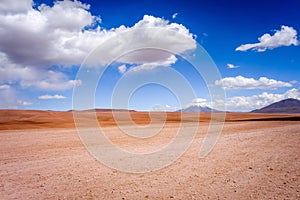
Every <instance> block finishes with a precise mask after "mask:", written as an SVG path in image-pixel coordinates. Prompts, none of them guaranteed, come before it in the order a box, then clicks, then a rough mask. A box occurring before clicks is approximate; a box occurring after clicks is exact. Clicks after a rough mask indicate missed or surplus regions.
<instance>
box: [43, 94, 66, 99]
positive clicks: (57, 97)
mask: <svg viewBox="0 0 300 200" xmlns="http://www.w3.org/2000/svg"><path fill="white" fill-rule="evenodd" d="M38 98H39V99H42V100H47V99H65V98H67V97H65V96H62V95H58V94H55V95H48V94H46V95H42V96H39V97H38Z"/></svg>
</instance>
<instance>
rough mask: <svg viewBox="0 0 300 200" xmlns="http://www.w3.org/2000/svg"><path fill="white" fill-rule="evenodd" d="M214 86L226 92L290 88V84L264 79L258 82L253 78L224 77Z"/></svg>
mask: <svg viewBox="0 0 300 200" xmlns="http://www.w3.org/2000/svg"><path fill="white" fill-rule="evenodd" d="M215 84H216V85H220V86H222V87H223V88H224V89H227V90H234V89H250V90H251V89H276V88H279V87H291V86H292V84H291V83H287V82H283V81H277V80H274V79H269V78H266V77H260V78H259V79H258V80H256V79H254V78H245V77H243V76H236V77H226V78H223V79H221V80H216V81H215Z"/></svg>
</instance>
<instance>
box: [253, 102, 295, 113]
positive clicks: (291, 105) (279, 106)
mask: <svg viewBox="0 0 300 200" xmlns="http://www.w3.org/2000/svg"><path fill="white" fill-rule="evenodd" d="M251 112H252V113H300V101H299V100H297V99H285V100H282V101H279V102H276V103H273V104H271V105H268V106H266V107H263V108H261V109H257V110H253V111H251Z"/></svg>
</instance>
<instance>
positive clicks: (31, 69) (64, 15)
mask: <svg viewBox="0 0 300 200" xmlns="http://www.w3.org/2000/svg"><path fill="white" fill-rule="evenodd" d="M89 9H90V6H89V5H88V4H84V3H81V2H80V1H69V0H64V1H54V3H53V6H48V5H46V4H41V5H39V6H38V7H36V5H35V6H34V2H33V1H32V0H22V1H11V0H1V1H0V27H1V28H0V84H1V85H3V84H7V85H13V84H14V85H17V84H19V85H20V86H21V87H23V88H28V87H33V88H37V89H40V90H66V89H70V88H71V87H72V86H74V85H80V84H82V83H81V81H80V80H71V78H69V77H68V75H67V74H64V73H63V72H62V70H61V69H62V68H61V67H63V68H65V67H70V66H73V65H75V66H76V65H77V66H79V65H80V64H81V63H82V61H83V60H84V58H85V57H86V56H87V55H88V54H89V53H90V51H92V50H93V49H95V48H96V47H97V46H98V45H100V44H103V45H104V48H106V49H107V51H106V52H107V54H106V55H100V57H98V58H97V61H99V60H100V61H101V63H97V64H100V65H103V66H104V65H106V64H108V63H110V62H111V60H112V59H113V58H116V57H118V56H119V55H120V54H121V53H124V52H126V49H127V48H131V49H141V48H145V47H155V48H157V49H164V48H167V49H171V50H172V52H177V53H183V52H185V51H188V50H193V49H195V48H196V41H195V39H194V38H195V36H194V35H193V34H192V33H190V32H189V30H188V29H187V28H186V27H185V26H183V25H182V24H177V23H170V22H169V21H167V20H165V19H162V18H159V17H154V16H150V15H145V16H143V18H142V19H141V20H140V21H138V22H137V23H136V24H134V25H133V26H132V27H126V26H124V25H121V26H120V27H116V28H112V29H104V28H103V27H101V26H100V24H101V19H100V17H98V16H94V15H92V14H91V12H90V11H89ZM153 28H156V29H153ZM170 31H171V32H172V33H170ZM120 33H124V34H123V35H122V36H120V37H117V36H118V35H120ZM125 33H127V34H125ZM113 37H116V38H117V39H116V38H115V39H116V40H109V39H110V38H113ZM115 47H118V48H115ZM176 60H177V59H176V57H175V56H174V55H172V53H169V52H163V51H157V50H155V51H154V50H144V51H137V52H134V53H131V54H128V55H125V56H122V57H121V58H119V59H118V60H116V61H117V62H119V63H121V64H124V65H126V64H129V65H131V66H134V67H133V68H132V69H133V70H135V71H140V70H143V69H145V70H149V69H153V68H156V67H157V66H170V65H171V64H173V63H175V62H176ZM53 66H59V67H58V68H55V69H54V68H53ZM125 67H126V66H125ZM125 67H124V66H123V67H121V68H119V71H120V73H122V72H125V71H126V70H127V69H126V68H125Z"/></svg>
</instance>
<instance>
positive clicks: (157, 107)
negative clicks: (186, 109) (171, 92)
mask: <svg viewBox="0 0 300 200" xmlns="http://www.w3.org/2000/svg"><path fill="white" fill-rule="evenodd" d="M176 110H178V107H176V106H170V105H165V106H162V105H154V106H153V107H152V108H151V109H150V111H152V112H174V111H176Z"/></svg>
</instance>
